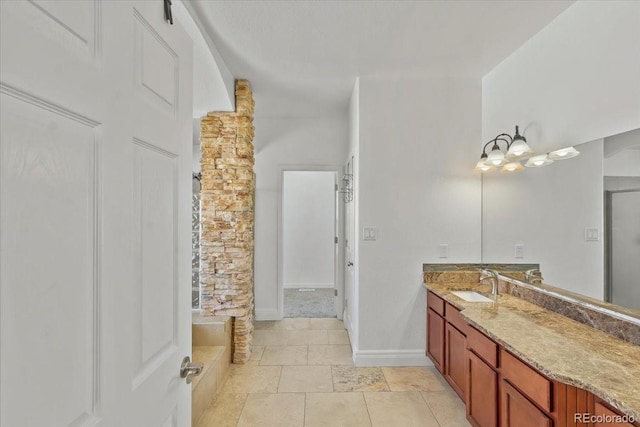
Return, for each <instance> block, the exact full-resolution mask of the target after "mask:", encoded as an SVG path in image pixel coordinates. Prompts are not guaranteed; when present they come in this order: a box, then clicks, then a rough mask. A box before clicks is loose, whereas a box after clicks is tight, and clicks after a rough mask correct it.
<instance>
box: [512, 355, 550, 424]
mask: <svg viewBox="0 0 640 427" xmlns="http://www.w3.org/2000/svg"><path fill="white" fill-rule="evenodd" d="M500 366H501V371H502V376H503V378H505V379H506V380H507V381H509V382H510V383H511V384H513V385H514V386H516V387H517V388H519V389H520V391H522V392H523V393H524V394H525V395H527V397H528V398H529V399H531V400H532V401H533V402H534V403H536V404H538V405H539V406H540V407H541V408H542V409H544V410H545V411H547V412H551V387H552V385H553V384H552V383H551V381H549V380H548V379H546V378H545V377H543V376H542V375H541V374H539V373H538V371H536V370H535V369H533V368H531V367H530V366H528V365H526V364H525V363H524V362H522V361H520V359H518V358H517V357H515V356H514V355H512V354H511V353H509V352H507V351H505V350H504V349H500Z"/></svg>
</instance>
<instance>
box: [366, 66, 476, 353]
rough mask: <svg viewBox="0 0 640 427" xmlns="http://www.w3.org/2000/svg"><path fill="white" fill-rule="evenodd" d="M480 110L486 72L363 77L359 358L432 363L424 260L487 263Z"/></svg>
mask: <svg viewBox="0 0 640 427" xmlns="http://www.w3.org/2000/svg"><path fill="white" fill-rule="evenodd" d="M480 113H481V82H480V80H479V79H478V80H448V79H439V80H428V79H402V78H374V77H360V85H359V122H360V126H359V162H358V164H359V174H358V175H359V182H358V186H359V188H358V191H357V198H358V211H359V212H358V221H359V229H358V233H359V239H360V243H359V245H360V247H359V260H358V264H357V267H358V274H359V280H358V293H359V298H358V299H359V301H358V303H359V307H358V308H359V335H358V339H357V342H356V345H355V346H356V347H357V348H358V350H357V351H356V354H355V358H356V364H358V365H393V364H400V365H411V364H428V362H427V359H426V357H425V356H424V349H425V291H424V288H423V286H422V264H423V263H430V262H452V263H455V262H478V261H479V260H480V177H479V176H478V175H475V174H473V172H472V169H473V166H474V165H475V163H476V161H477V156H478V148H479V146H480V135H481V128H480V126H481V115H480ZM367 226H372V227H377V228H378V240H377V241H362V235H361V233H362V227H367ZM442 243H446V244H448V245H449V248H450V257H449V258H448V259H442V258H439V256H438V246H439V245H440V244H442Z"/></svg>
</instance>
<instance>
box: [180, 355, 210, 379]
mask: <svg viewBox="0 0 640 427" xmlns="http://www.w3.org/2000/svg"><path fill="white" fill-rule="evenodd" d="M202 368H204V365H203V364H202V363H192V362H191V358H190V357H189V356H186V357H185V358H184V359H182V364H181V365H180V378H186V381H187V384H191V381H193V377H195V376H198V375H200V374H201V373H202Z"/></svg>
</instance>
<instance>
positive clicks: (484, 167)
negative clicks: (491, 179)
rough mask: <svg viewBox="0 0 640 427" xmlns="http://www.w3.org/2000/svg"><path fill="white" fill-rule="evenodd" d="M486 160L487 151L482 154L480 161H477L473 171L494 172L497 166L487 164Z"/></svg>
mask: <svg viewBox="0 0 640 427" xmlns="http://www.w3.org/2000/svg"><path fill="white" fill-rule="evenodd" d="M486 160H487V153H482V156H480V160H478V163H476V167H475V169H473V171H474V172H493V171H494V170H495V166H493V165H490V164H487V163H486Z"/></svg>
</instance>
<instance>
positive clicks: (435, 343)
mask: <svg viewBox="0 0 640 427" xmlns="http://www.w3.org/2000/svg"><path fill="white" fill-rule="evenodd" d="M426 317H427V351H426V353H427V356H428V357H429V358H431V360H432V361H433V363H434V365H435V366H436V368H437V369H438V371H440V373H441V374H442V375H443V377H444V378H445V379H446V380H447V382H448V383H449V384H450V385H451V387H452V388H453V390H454V391H455V392H456V393H457V394H458V395H459V396H460V398H461V399H462V400H463V401H464V402H465V403H466V411H467V420H468V421H469V423H470V424H471V425H472V426H474V427H498V426H499V427H565V426H566V427H604V426H617V427H640V421H638V420H634V421H633V422H632V423H629V422H626V420H625V417H624V416H623V414H621V413H620V412H619V411H617V410H616V409H614V408H612V407H611V406H610V405H608V404H607V403H606V402H604V401H602V400H600V399H599V398H597V397H595V396H594V395H593V394H591V393H590V392H587V391H585V390H583V389H579V388H577V387H574V386H571V385H568V384H564V383H561V382H558V381H554V380H551V379H549V378H547V377H546V376H544V375H543V374H542V373H541V372H539V371H538V370H537V369H535V368H534V367H532V366H530V365H528V364H527V363H525V362H524V361H522V360H521V359H520V358H519V357H517V356H516V355H514V354H512V353H510V352H509V351H507V350H506V349H505V348H503V347H501V346H500V345H498V344H497V343H496V342H494V341H493V340H492V339H490V338H489V337H488V336H486V335H485V334H484V333H482V332H480V331H479V330H477V329H475V328H474V327H472V326H471V325H469V324H467V323H466V321H464V320H463V319H462V316H461V315H460V312H459V310H457V309H456V308H455V307H454V306H452V305H451V304H449V303H447V302H446V301H444V300H443V299H442V298H440V297H438V296H437V295H435V294H433V292H431V291H429V292H428V293H427V316H426ZM577 414H591V415H593V416H595V417H596V418H595V419H598V418H597V417H601V418H600V419H603V420H604V418H602V417H616V416H618V417H621V422H619V423H615V422H610V419H609V420H606V422H591V423H586V422H578V421H577V419H576V415H577ZM614 419H615V418H614Z"/></svg>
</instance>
